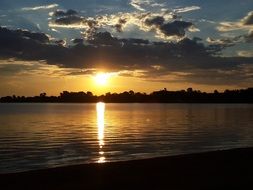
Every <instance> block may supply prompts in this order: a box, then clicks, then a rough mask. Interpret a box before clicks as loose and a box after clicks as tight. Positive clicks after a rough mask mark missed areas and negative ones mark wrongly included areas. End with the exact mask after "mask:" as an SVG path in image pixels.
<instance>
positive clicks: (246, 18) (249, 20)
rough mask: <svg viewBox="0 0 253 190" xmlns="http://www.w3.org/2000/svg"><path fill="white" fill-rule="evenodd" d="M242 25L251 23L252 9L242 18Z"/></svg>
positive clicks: (252, 21)
mask: <svg viewBox="0 0 253 190" xmlns="http://www.w3.org/2000/svg"><path fill="white" fill-rule="evenodd" d="M242 22H243V24H244V25H253V11H251V12H249V13H248V15H247V16H246V17H244V18H243V20H242Z"/></svg>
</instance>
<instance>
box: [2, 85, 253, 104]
mask: <svg viewBox="0 0 253 190" xmlns="http://www.w3.org/2000/svg"><path fill="white" fill-rule="evenodd" d="M252 97H253V88H247V89H240V90H225V91H224V92H218V91H214V92H213V93H206V92H201V91H199V90H193V89H192V88H188V89H187V90H180V91H168V90H167V89H166V88H165V89H163V90H160V91H154V92H152V93H150V94H146V93H140V92H134V91H132V90H130V91H128V92H127V91H125V92H122V93H110V92H108V93H106V94H104V95H101V96H96V95H93V93H92V92H68V91H63V92H62V93H60V95H59V96H47V94H46V93H41V94H40V95H39V96H33V97H25V96H15V95H13V96H5V97H1V98H0V103H97V102H105V103H253V98H252Z"/></svg>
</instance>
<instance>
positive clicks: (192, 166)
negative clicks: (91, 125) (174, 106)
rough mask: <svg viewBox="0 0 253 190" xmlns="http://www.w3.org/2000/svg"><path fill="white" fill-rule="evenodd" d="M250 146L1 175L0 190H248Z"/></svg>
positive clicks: (252, 177)
mask: <svg viewBox="0 0 253 190" xmlns="http://www.w3.org/2000/svg"><path fill="white" fill-rule="evenodd" d="M252 160H253V148H240V149H232V150H220V151H212V152H205V153H196V154H187V155H178V156H168V157H160V158H151V159H143V160H132V161H124V162H123V161H122V162H108V163H97V164H83V165H73V166H66V167H58V168H50V169H43V170H36V171H28V172H20V173H11V174H1V175H0V188H1V189H47V190H49V189H54V190H57V189H246V188H247V189H251V188H252V186H253V185H252V181H253V172H252V171H253V163H252Z"/></svg>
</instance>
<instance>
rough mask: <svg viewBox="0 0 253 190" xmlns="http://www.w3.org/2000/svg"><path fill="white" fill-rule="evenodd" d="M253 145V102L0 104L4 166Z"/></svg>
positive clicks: (15, 167)
mask: <svg viewBox="0 0 253 190" xmlns="http://www.w3.org/2000/svg"><path fill="white" fill-rule="evenodd" d="M247 146H253V105H246V104H245V105H241V104H217V105H213V104H102V103H100V104H0V173H7V172H16V171H24V170H33V169H40V168H48V167H56V166H63V165H71V164H80V163H91V162H111V161H119V160H131V159H140V158H149V157H156V156H166V155H176V154H185V153H192V152H202V151H209V150H217V149H228V148H235V147H247Z"/></svg>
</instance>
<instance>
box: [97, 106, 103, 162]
mask: <svg viewBox="0 0 253 190" xmlns="http://www.w3.org/2000/svg"><path fill="white" fill-rule="evenodd" d="M96 106H97V127H98V144H99V155H100V157H99V159H98V163H104V162H105V157H104V156H103V154H104V152H103V146H104V144H105V143H104V128H105V118H104V116H105V103H103V102H99V103H97V105H96Z"/></svg>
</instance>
